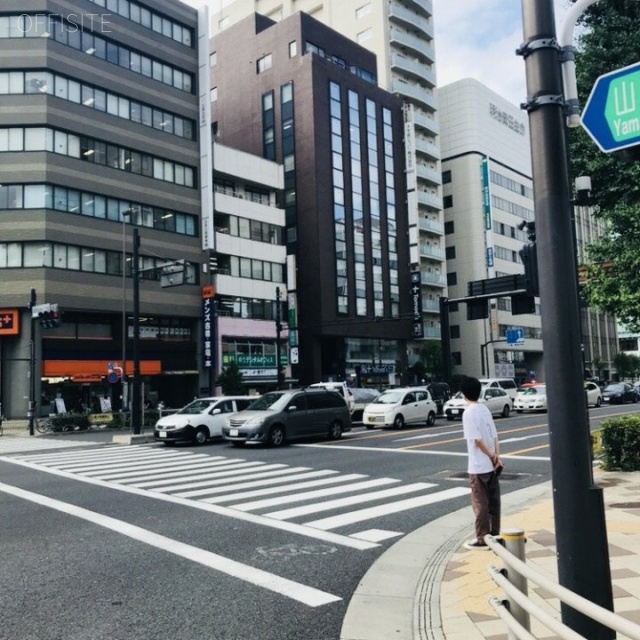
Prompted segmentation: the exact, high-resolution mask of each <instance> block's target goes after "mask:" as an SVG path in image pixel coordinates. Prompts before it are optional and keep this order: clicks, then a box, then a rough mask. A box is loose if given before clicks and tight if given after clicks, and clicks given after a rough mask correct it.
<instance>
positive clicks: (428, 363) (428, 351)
mask: <svg viewBox="0 0 640 640" xmlns="http://www.w3.org/2000/svg"><path fill="white" fill-rule="evenodd" d="M419 356H420V360H418V361H417V362H416V363H415V364H414V365H413V366H412V367H410V368H409V371H410V372H411V373H413V375H414V376H416V378H417V379H418V381H419V382H420V381H422V380H423V379H426V378H431V379H432V380H438V379H439V378H441V377H442V345H441V344H440V343H439V342H436V341H435V340H426V341H425V342H424V344H423V346H422V347H421V349H420V352H419Z"/></svg>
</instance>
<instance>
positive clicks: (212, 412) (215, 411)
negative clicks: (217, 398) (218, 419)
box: [209, 407, 222, 416]
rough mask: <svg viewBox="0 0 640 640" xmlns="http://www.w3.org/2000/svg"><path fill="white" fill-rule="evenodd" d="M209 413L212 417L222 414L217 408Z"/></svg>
mask: <svg viewBox="0 0 640 640" xmlns="http://www.w3.org/2000/svg"><path fill="white" fill-rule="evenodd" d="M209 413H211V415H212V416H217V415H218V414H219V413H222V409H219V408H218V407H216V408H215V409H213V410H212V411H210V412H209Z"/></svg>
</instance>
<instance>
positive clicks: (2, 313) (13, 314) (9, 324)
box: [0, 309, 20, 336]
mask: <svg viewBox="0 0 640 640" xmlns="http://www.w3.org/2000/svg"><path fill="white" fill-rule="evenodd" d="M19 333H20V313H19V312H18V310H17V309H2V310H0V336H17V335H18V334H19Z"/></svg>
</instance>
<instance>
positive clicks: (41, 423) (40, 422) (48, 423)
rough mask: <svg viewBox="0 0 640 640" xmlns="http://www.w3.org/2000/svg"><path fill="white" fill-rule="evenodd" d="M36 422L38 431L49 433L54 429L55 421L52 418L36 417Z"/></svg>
mask: <svg viewBox="0 0 640 640" xmlns="http://www.w3.org/2000/svg"><path fill="white" fill-rule="evenodd" d="M34 423H35V427H36V431H37V432H38V433H49V431H53V421H52V420H51V418H36V419H35V420H34Z"/></svg>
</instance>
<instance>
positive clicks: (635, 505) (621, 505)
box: [609, 502, 640, 509]
mask: <svg viewBox="0 0 640 640" xmlns="http://www.w3.org/2000/svg"><path fill="white" fill-rule="evenodd" d="M609 506H610V507H613V508H614V509H640V502H616V503H615V504H611V505H609Z"/></svg>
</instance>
